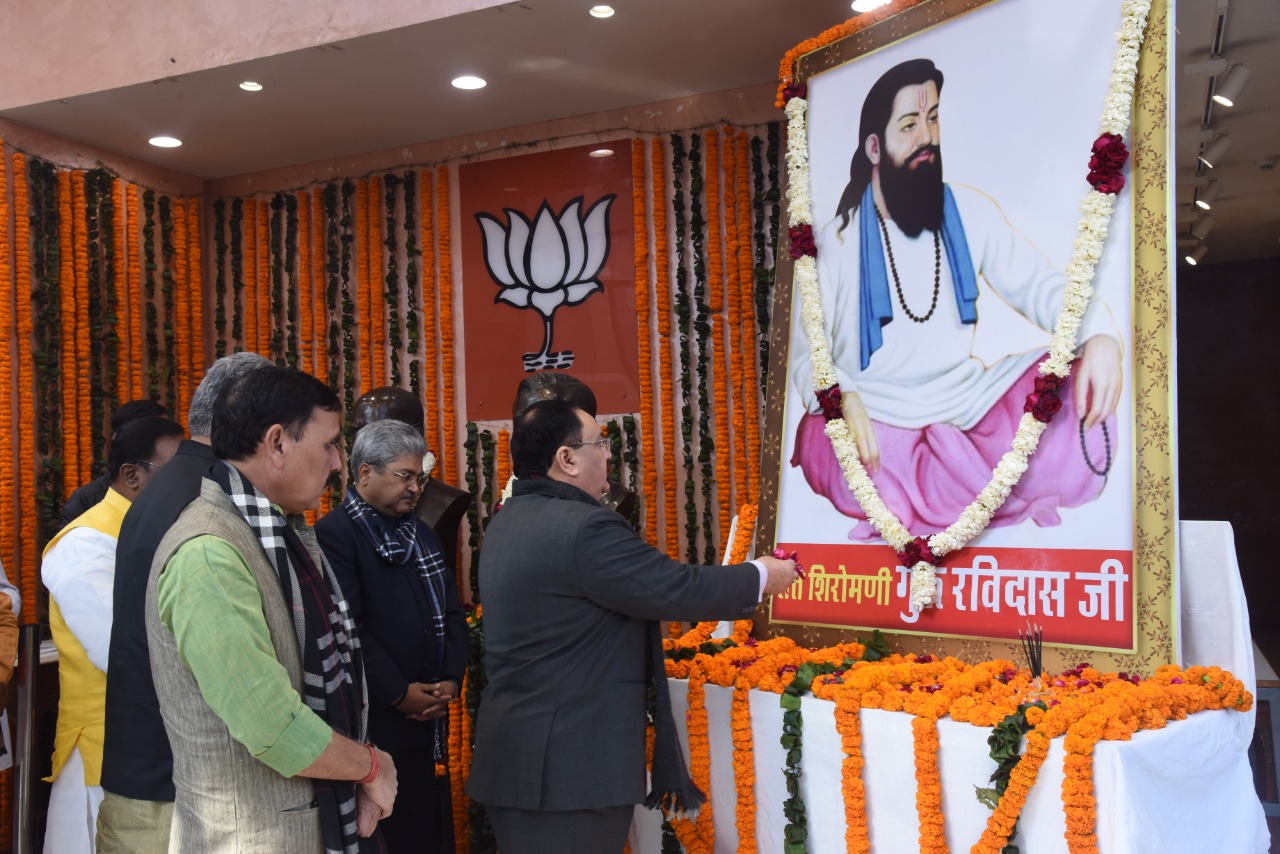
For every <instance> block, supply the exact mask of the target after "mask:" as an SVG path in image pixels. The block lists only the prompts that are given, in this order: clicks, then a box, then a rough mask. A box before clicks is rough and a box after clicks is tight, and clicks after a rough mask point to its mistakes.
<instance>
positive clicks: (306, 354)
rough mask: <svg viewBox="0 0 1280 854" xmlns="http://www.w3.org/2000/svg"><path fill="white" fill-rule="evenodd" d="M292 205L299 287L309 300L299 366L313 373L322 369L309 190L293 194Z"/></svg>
mask: <svg viewBox="0 0 1280 854" xmlns="http://www.w3.org/2000/svg"><path fill="white" fill-rule="evenodd" d="M293 205H294V208H295V210H297V212H298V244H297V245H298V272H299V276H300V279H301V282H300V285H299V290H300V291H301V294H302V295H303V298H302V299H301V300H300V302H304V303H306V306H307V307H306V309H304V310H303V312H302V316H301V318H300V321H299V322H300V323H301V324H302V330H301V332H300V333H299V337H300V338H301V346H300V347H299V349H298V367H299V368H300V369H301V370H302V371H303V373H308V374H311V375H313V376H316V375H319V374H321V373H322V372H321V371H320V369H319V363H318V362H316V360H315V342H316V338H317V337H318V336H317V335H316V322H315V320H316V316H315V311H314V308H315V304H316V300H317V299H318V298H319V296H320V295H319V294H318V293H316V280H315V278H314V271H313V270H312V268H311V234H312V232H311V198H310V196H309V195H308V194H307V192H306V190H299V191H298V192H297V193H295V194H294V201H293Z"/></svg>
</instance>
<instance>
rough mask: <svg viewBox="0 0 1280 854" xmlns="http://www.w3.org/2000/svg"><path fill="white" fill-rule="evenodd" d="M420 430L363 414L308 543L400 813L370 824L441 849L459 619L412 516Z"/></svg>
mask: <svg viewBox="0 0 1280 854" xmlns="http://www.w3.org/2000/svg"><path fill="white" fill-rule="evenodd" d="M426 451H427V443H426V441H424V440H423V438H422V431H421V428H419V427H415V426H410V425H408V424H406V423H404V422H402V421H394V420H390V419H388V420H383V421H373V422H371V423H368V424H366V425H365V426H363V427H361V428H360V432H358V433H357V434H356V440H355V443H354V445H353V446H352V448H351V482H350V486H348V488H347V494H346V497H345V498H344V499H343V501H342V506H341V507H336V508H334V509H333V510H332V511H331V512H330V513H328V514H327V515H326V516H325V517H324V518H323V519H321V520H320V521H319V522H317V523H316V539H318V540H319V541H320V547H321V549H323V550H324V554H325V557H326V558H327V559H328V561H329V565H330V566H331V567H332V568H333V574H334V576H336V577H337V579H338V584H339V585H340V586H341V588H342V594H343V596H344V598H345V599H346V600H347V607H348V609H349V610H350V614H351V618H352V620H353V621H354V622H355V624H356V627H357V629H358V630H359V632H360V641H361V651H362V652H363V653H364V664H365V681H366V683H367V685H368V688H369V740H370V741H372V742H374V743H376V744H377V745H378V746H379V747H380V748H381V749H383V750H385V751H387V752H388V753H390V754H391V758H392V760H394V762H395V766H396V771H397V776H398V778H399V785H400V788H399V793H398V795H397V797H398V799H399V800H398V802H399V804H400V808H399V809H397V810H396V811H395V812H393V813H392V814H391V815H390V816H388V817H387V818H385V819H383V820H382V822H381V824H380V825H379V827H380V828H381V830H382V836H383V839H384V840H385V842H386V845H387V851H388V852H389V854H401V852H409V851H451V850H453V843H452V841H451V840H450V839H449V832H450V828H451V823H450V822H449V821H448V820H446V818H445V816H446V815H447V812H444V811H442V810H441V809H440V807H441V805H442V804H445V803H447V802H448V791H449V780H448V778H447V777H442V778H437V777H436V776H435V766H436V763H437V762H439V761H440V760H441V759H442V758H443V756H444V752H445V730H444V720H443V719H444V717H445V716H446V715H447V713H448V707H449V703H450V702H451V701H452V700H453V699H454V698H455V697H457V696H458V686H459V685H461V684H462V673H463V668H464V667H465V666H466V659H467V641H468V632H467V621H466V615H465V614H464V612H463V610H462V605H461V604H460V602H459V599H458V590H457V586H456V584H455V583H454V580H453V572H452V570H451V569H450V567H449V563H448V560H447V559H446V557H445V555H444V553H443V552H442V550H441V545H440V539H439V537H438V536H437V535H436V533H435V531H434V530H432V528H431V527H430V526H429V525H427V524H426V523H425V522H423V521H422V520H421V519H419V518H418V516H417V515H416V514H415V513H414V506H415V505H416V504H417V503H418V498H419V495H420V494H421V491H422V488H423V485H424V484H425V483H426V482H427V475H426V474H424V473H423V470H422V457H423V454H425V453H426Z"/></svg>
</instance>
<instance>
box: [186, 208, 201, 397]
mask: <svg viewBox="0 0 1280 854" xmlns="http://www.w3.org/2000/svg"><path fill="white" fill-rule="evenodd" d="M187 241H188V245H187V282H188V284H189V286H190V288H191V293H192V294H194V295H195V298H194V299H192V300H191V321H190V328H191V345H190V349H189V351H188V356H190V358H191V362H190V377H189V378H188V380H187V383H188V391H187V406H188V408H189V407H190V405H191V394H192V392H193V391H194V389H195V387H196V386H198V385H200V381H201V380H203V379H204V272H203V270H204V266H203V258H202V256H201V253H200V203H199V201H198V200H196V199H190V200H189V201H188V202H187Z"/></svg>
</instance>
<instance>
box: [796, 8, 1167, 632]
mask: <svg viewBox="0 0 1280 854" xmlns="http://www.w3.org/2000/svg"><path fill="white" fill-rule="evenodd" d="M907 5H911V4H910V3H908V4H907ZM1150 6H1151V3H1150V0H1126V2H1125V3H1124V5H1123V7H1122V12H1121V17H1122V19H1121V25H1120V32H1119V34H1118V36H1117V40H1118V42H1119V47H1118V49H1117V52H1116V56H1115V61H1114V63H1113V66H1112V73H1111V82H1110V85H1109V87H1108V92H1107V97H1106V102H1105V104H1104V107H1103V111H1102V120H1101V124H1102V131H1103V132H1102V135H1101V136H1100V137H1099V138H1098V140H1097V141H1096V142H1095V143H1094V145H1093V156H1092V158H1091V159H1090V161H1089V169H1090V171H1089V174H1088V181H1089V183H1090V184H1091V189H1090V190H1089V191H1088V192H1087V193H1086V194H1085V197H1084V200H1083V202H1082V203H1081V212H1082V214H1083V216H1082V218H1081V220H1080V226H1079V229H1080V230H1079V233H1078V234H1077V236H1076V240H1075V245H1074V247H1073V250H1072V257H1071V261H1070V262H1069V263H1068V265H1067V270H1066V276H1067V284H1066V290H1065V293H1064V296H1063V305H1062V310H1061V313H1060V314H1059V315H1058V320H1057V323H1056V325H1055V327H1054V332H1053V339H1052V343H1051V345H1050V348H1049V357H1048V358H1047V359H1045V361H1044V362H1042V363H1041V365H1040V368H1039V370H1040V376H1039V377H1038V378H1037V379H1036V382H1035V389H1034V391H1033V392H1032V393H1031V394H1029V395H1028V396H1027V402H1026V406H1025V408H1024V413H1023V416H1022V419H1021V421H1020V422H1019V424H1018V430H1017V433H1016V434H1015V436H1014V438H1013V443H1012V448H1011V449H1010V450H1009V451H1008V452H1007V453H1005V455H1004V456H1003V457H1002V458H1001V460H1000V463H999V464H998V465H997V466H996V469H995V471H994V472H993V473H992V477H991V480H990V482H989V483H988V484H987V486H986V487H985V488H983V490H982V491H981V492H979V493H978V495H977V497H976V498H975V499H974V501H973V503H971V504H970V505H969V506H968V507H967V508H965V510H964V512H962V513H961V514H960V517H959V518H958V519H957V520H956V521H955V522H954V523H953V524H952V525H951V526H950V527H949V528H947V529H946V530H945V531H942V532H941V533H937V534H933V535H932V536H930V537H928V538H925V537H913V536H912V535H911V533H910V532H909V531H907V529H906V528H905V527H904V526H903V524H902V522H901V521H900V520H899V519H898V518H897V516H896V515H894V513H893V512H892V511H891V510H889V508H888V507H887V506H886V505H885V504H884V501H883V500H882V499H881V498H880V494H879V492H878V491H877V490H876V487H875V484H874V483H873V482H872V481H871V478H870V477H869V476H868V474H867V472H866V469H865V468H864V467H863V465H862V462H861V461H860V460H859V459H858V452H857V446H856V444H855V443H854V439H853V436H852V434H851V432H850V430H849V426H848V424H847V422H846V421H845V419H844V417H843V413H842V411H841V391H840V386H839V384H838V383H837V382H836V376H835V368H834V366H833V364H832V362H831V346H830V342H829V341H828V339H827V331H826V323H825V315H824V309H823V306H822V299H821V293H820V291H819V290H818V275H817V263H816V251H815V249H814V245H813V225H812V223H813V216H812V213H811V210H810V196H809V152H808V133H807V129H806V111H807V109H808V104H807V102H806V101H805V98H804V87H803V86H789V87H788V88H787V94H788V96H789V99H788V100H787V101H786V112H787V119H788V128H787V131H788V132H787V145H788V151H787V169H788V177H789V179H790V182H789V185H788V189H787V195H788V200H789V202H790V207H789V225H790V229H791V254H792V257H793V258H795V262H796V263H795V274H794V282H795V289H796V291H797V293H798V294H799V298H800V306H801V322H802V325H803V327H804V332H805V336H806V338H807V339H808V342H809V351H810V354H811V358H812V372H813V384H814V389H815V390H816V392H817V397H818V400H819V402H820V403H821V404H822V408H823V414H824V416H825V417H826V434H827V437H828V438H829V439H830V440H831V445H832V449H833V450H834V452H835V456H836V459H837V460H838V461H839V462H840V466H841V469H842V470H843V472H844V475H845V479H846V480H847V481H848V483H849V489H850V491H851V492H852V493H853V495H854V497H855V498H856V499H857V501H858V504H859V506H861V508H862V510H863V512H864V513H865V514H866V516H867V520H868V521H869V522H871V524H872V525H873V526H874V527H875V529H876V530H877V531H878V532H879V533H880V535H881V536H882V537H883V538H884V539H885V541H886V542H887V543H889V545H890V546H892V547H893V549H894V550H895V551H897V552H898V554H899V559H900V560H902V561H903V563H904V564H905V565H907V566H910V567H911V568H912V569H911V593H910V599H911V607H912V609H913V610H916V611H919V610H920V609H922V608H924V607H928V606H931V605H933V604H934V600H935V597H936V595H937V582H936V580H935V579H936V571H935V565H936V564H937V562H938V561H939V560H941V558H942V557H943V556H945V555H947V554H949V553H950V552H953V551H956V550H957V549H960V548H963V547H964V546H965V545H966V544H968V543H969V542H970V541H971V540H972V539H973V538H974V537H976V536H978V534H980V533H982V531H984V530H985V529H986V527H987V525H988V524H989V523H990V521H991V518H992V516H993V515H994V514H995V512H996V511H997V510H998V509H999V508H1000V506H1001V505H1002V504H1003V503H1004V501H1005V499H1006V498H1008V496H1009V493H1010V491H1011V490H1012V489H1013V488H1014V487H1015V486H1016V485H1017V484H1018V481H1019V480H1020V479H1021V478H1022V475H1023V473H1024V472H1025V471H1026V470H1027V464H1028V459H1029V458H1030V456H1031V454H1032V453H1033V452H1034V451H1035V448H1036V445H1037V444H1038V443H1039V441H1040V436H1041V434H1042V433H1043V432H1044V430H1045V427H1046V426H1047V425H1048V423H1049V421H1050V420H1051V419H1052V418H1053V415H1054V414H1055V413H1056V412H1057V411H1058V409H1059V408H1060V407H1061V400H1060V396H1061V394H1062V392H1063V386H1064V384H1065V382H1066V377H1067V374H1068V372H1069V370H1070V363H1071V361H1072V359H1073V358H1074V353H1075V347H1076V338H1077V334H1078V332H1079V328H1080V323H1081V319H1082V318H1083V316H1084V312H1085V310H1086V309H1087V308H1088V306H1089V299H1090V297H1091V296H1092V294H1093V287H1092V285H1091V282H1092V279H1093V272H1094V268H1095V266H1096V264H1097V261H1098V259H1099V258H1100V257H1101V254H1102V248H1103V243H1104V242H1105V239H1106V236H1107V228H1108V225H1109V223H1110V221H1111V215H1112V212H1113V210H1114V208H1115V194H1116V193H1118V192H1119V191H1120V189H1121V188H1122V187H1123V186H1124V178H1123V176H1122V175H1121V169H1122V168H1123V165H1124V163H1125V161H1126V160H1127V158H1128V150H1127V149H1126V148H1125V145H1124V142H1123V141H1122V136H1123V134H1124V133H1125V131H1126V130H1127V129H1128V126H1129V116H1130V112H1131V108H1132V103H1133V81H1134V77H1135V74H1136V73H1137V61H1138V52H1139V49H1140V47H1141V45H1142V34H1143V31H1144V29H1145V27H1146V19H1147V12H1148V11H1149V9H1150ZM892 8H894V9H895V10H896V9H897V8H898V7H897V6H896V5H895V6H894V7H892ZM872 14H873V15H874V13H872ZM864 17H866V16H864ZM855 20H861V19H860V18H859V19H855ZM824 36H825V34H824ZM788 56H790V54H788ZM786 67H788V68H789V65H787V66H786Z"/></svg>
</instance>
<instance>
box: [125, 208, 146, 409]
mask: <svg viewBox="0 0 1280 854" xmlns="http://www.w3.org/2000/svg"><path fill="white" fill-rule="evenodd" d="M124 204H125V209H126V215H125V245H126V246H128V258H129V261H128V270H129V279H128V287H126V288H125V290H126V291H127V292H128V294H129V366H128V368H129V395H128V398H129V399H131V400H138V399H140V398H141V397H142V383H143V372H142V365H143V364H144V360H145V358H146V357H145V355H144V351H143V348H142V345H143V341H144V340H145V338H144V334H143V331H142V318H143V315H144V314H145V312H144V311H143V308H142V293H141V291H140V290H139V288H140V287H141V283H142V255H141V252H140V247H139V245H138V244H139V239H140V233H141V232H140V227H141V226H140V222H141V221H140V220H139V218H138V185H137V184H129V185H128V186H126V187H125V190H124Z"/></svg>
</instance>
